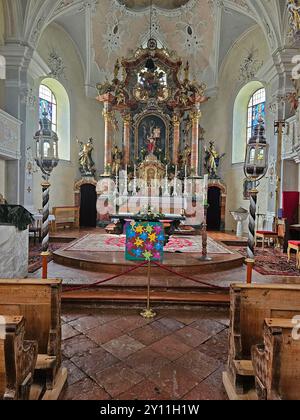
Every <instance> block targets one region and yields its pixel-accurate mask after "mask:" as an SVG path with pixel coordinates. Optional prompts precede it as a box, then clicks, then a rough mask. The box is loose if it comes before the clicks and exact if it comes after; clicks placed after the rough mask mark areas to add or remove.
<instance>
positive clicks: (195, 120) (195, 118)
mask: <svg viewBox="0 0 300 420" xmlns="http://www.w3.org/2000/svg"><path fill="white" fill-rule="evenodd" d="M191 117H192V158H191V160H192V169H193V170H194V176H198V175H199V145H198V142H199V123H200V118H201V111H200V108H199V107H198V108H197V109H196V110H195V111H194V112H193V113H192V115H191Z"/></svg>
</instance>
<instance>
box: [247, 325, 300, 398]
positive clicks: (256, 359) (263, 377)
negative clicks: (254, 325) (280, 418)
mask: <svg viewBox="0 0 300 420" xmlns="http://www.w3.org/2000/svg"><path fill="white" fill-rule="evenodd" d="M295 325H296V324H295V323H293V321H292V319H266V320H265V323H264V334H263V344H262V345H256V346H253V347H252V361H253V368H254V373H255V382H256V391H257V395H258V398H259V399H260V400H298V401H299V400H300V337H294V334H295V333H298V332H296V331H295Z"/></svg>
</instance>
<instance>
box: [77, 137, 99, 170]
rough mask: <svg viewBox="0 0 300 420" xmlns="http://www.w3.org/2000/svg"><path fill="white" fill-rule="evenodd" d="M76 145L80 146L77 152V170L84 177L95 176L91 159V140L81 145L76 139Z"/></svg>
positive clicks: (92, 147) (92, 148)
mask: <svg viewBox="0 0 300 420" xmlns="http://www.w3.org/2000/svg"><path fill="white" fill-rule="evenodd" d="M77 143H78V144H79V146H80V152H79V170H80V172H81V173H82V175H84V176H94V175H95V172H96V170H95V163H94V161H93V158H92V152H93V150H94V145H93V139H92V138H90V139H89V140H88V142H87V143H83V142H82V141H79V140H78V139H77Z"/></svg>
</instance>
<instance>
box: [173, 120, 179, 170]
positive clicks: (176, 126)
mask: <svg viewBox="0 0 300 420" xmlns="http://www.w3.org/2000/svg"><path fill="white" fill-rule="evenodd" d="M173 130H174V142H173V163H174V165H177V164H178V161H179V145H180V120H179V116H178V115H177V114H174V116H173Z"/></svg>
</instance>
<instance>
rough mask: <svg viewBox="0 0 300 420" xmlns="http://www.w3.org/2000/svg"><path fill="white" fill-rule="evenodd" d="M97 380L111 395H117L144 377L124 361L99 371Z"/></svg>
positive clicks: (96, 376)
mask: <svg viewBox="0 0 300 420" xmlns="http://www.w3.org/2000/svg"><path fill="white" fill-rule="evenodd" d="M95 380H96V382H97V383H98V384H99V385H101V387H102V388H104V389H105V391H106V392H107V393H108V394H109V395H111V396H112V397H116V396H117V395H119V394H121V393H123V392H126V391H128V390H129V389H130V388H132V387H133V386H134V385H136V384H138V383H139V382H142V381H143V380H144V378H143V376H141V375H139V374H138V373H137V372H135V371H134V370H133V369H131V368H130V367H129V366H127V365H125V364H124V363H118V364H116V365H114V366H112V367H109V368H108V369H105V370H103V371H102V372H100V373H97V374H96V375H95Z"/></svg>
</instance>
